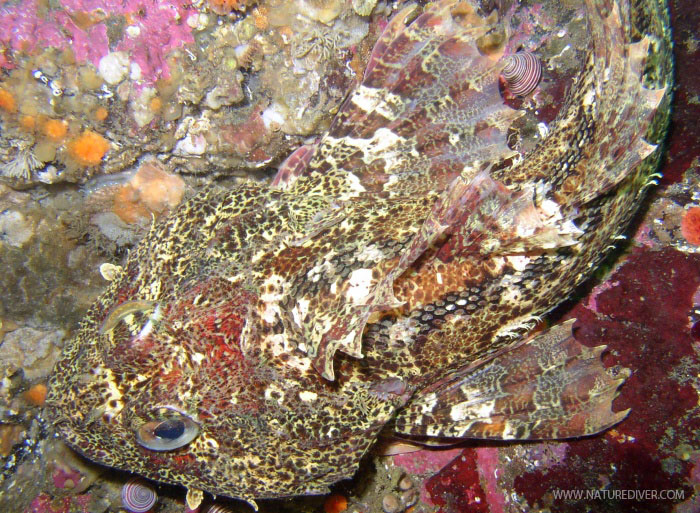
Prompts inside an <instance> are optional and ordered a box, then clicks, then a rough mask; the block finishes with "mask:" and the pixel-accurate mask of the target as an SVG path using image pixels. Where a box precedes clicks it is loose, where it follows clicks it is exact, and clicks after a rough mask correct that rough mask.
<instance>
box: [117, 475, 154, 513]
mask: <svg viewBox="0 0 700 513" xmlns="http://www.w3.org/2000/svg"><path fill="white" fill-rule="evenodd" d="M157 500H158V494H157V493H156V491H155V490H154V489H153V488H152V487H151V486H150V485H149V484H148V483H146V481H144V480H143V479H139V478H137V477H134V478H132V479H129V481H127V482H126V484H125V485H124V487H123V488H122V504H123V505H124V507H125V508H126V509H127V510H129V511H131V513H145V512H146V511H148V510H150V509H151V508H152V507H153V506H155V504H156V501H157Z"/></svg>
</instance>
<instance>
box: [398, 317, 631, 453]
mask: <svg viewBox="0 0 700 513" xmlns="http://www.w3.org/2000/svg"><path fill="white" fill-rule="evenodd" d="M573 322H574V320H570V321H567V322H565V323H563V324H561V325H558V326H554V327H552V328H550V329H549V330H547V331H544V332H541V333H538V334H536V335H534V336H532V337H530V338H529V339H527V340H526V341H525V342H524V343H522V344H520V345H519V346H517V347H515V348H513V349H508V350H505V351H501V352H499V353H497V354H496V355H494V356H491V357H490V358H489V359H488V360H486V361H483V362H480V363H479V362H477V363H475V364H470V365H468V366H467V367H465V368H464V369H462V370H459V371H457V372H455V373H454V374H451V375H450V376H449V377H447V378H445V379H444V380H442V381H440V382H438V383H436V384H433V385H431V386H429V387H428V388H426V389H424V390H422V391H421V392H419V393H418V395H417V396H415V397H414V398H413V399H412V400H411V403H410V404H409V405H408V406H407V407H406V408H405V409H404V410H401V411H400V412H399V414H398V416H397V418H396V419H395V421H394V429H395V431H396V432H397V433H399V434H400V435H407V436H433V437H435V436H437V437H455V438H479V439H493V440H538V439H552V438H571V437H579V436H586V435H592V434H595V433H598V432H600V431H603V430H605V429H607V428H609V427H611V426H613V425H614V424H616V423H618V422H620V421H621V420H622V419H624V418H625V416H626V415H627V413H628V411H629V410H626V411H620V412H614V411H612V409H611V405H612V401H613V399H614V398H615V397H616V395H617V390H618V387H619V386H620V385H621V384H622V383H623V382H624V380H625V379H626V378H627V377H628V376H629V375H630V371H629V370H628V369H625V368H620V367H611V368H607V369H606V368H605V367H604V366H603V364H602V362H601V353H602V352H603V351H604V350H605V346H598V347H592V348H591V347H586V346H584V345H582V344H580V343H579V342H577V341H576V339H575V338H574V337H573V334H572V330H571V327H572V324H573Z"/></svg>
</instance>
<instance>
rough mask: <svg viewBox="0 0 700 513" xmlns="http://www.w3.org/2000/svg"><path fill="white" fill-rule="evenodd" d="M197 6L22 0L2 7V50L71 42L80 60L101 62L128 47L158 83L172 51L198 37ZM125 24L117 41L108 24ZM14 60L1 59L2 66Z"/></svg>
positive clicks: (148, 78) (146, 78)
mask: <svg viewBox="0 0 700 513" xmlns="http://www.w3.org/2000/svg"><path fill="white" fill-rule="evenodd" d="M195 12H196V11H195V10H194V9H190V8H188V7H186V6H185V5H183V3H181V2H168V1H163V2H161V1H153V0H150V1H145V2H137V1H134V0H126V1H124V2H122V1H115V0H63V1H62V2H61V8H60V9H56V10H51V9H49V8H47V7H45V6H43V5H41V4H40V3H39V2H38V1H37V0H28V1H23V2H18V3H16V4H14V5H7V6H4V7H2V8H1V9H0V55H8V54H12V53H15V54H16V53H18V52H27V53H30V54H31V53H33V52H35V51H38V50H39V49H42V48H57V49H61V50H65V49H68V48H70V49H71V50H72V52H73V54H74V56H75V59H76V61H77V62H78V63H82V62H86V61H89V62H91V63H92V64H94V65H95V66H97V65H98V63H99V61H100V59H101V58H102V57H104V56H105V55H106V54H107V53H109V52H110V51H123V52H126V53H128V54H129V55H130V59H131V62H132V63H134V64H137V65H138V66H139V68H140V70H141V78H142V80H143V82H144V83H145V84H152V83H154V82H155V81H156V80H157V79H159V78H161V77H163V78H167V77H168V76H169V68H168V64H167V61H166V56H167V55H168V53H169V52H170V51H172V50H174V49H176V48H180V47H182V46H183V45H185V44H188V43H192V42H193V41H194V38H193V37H192V33H191V28H190V27H189V26H188V25H187V23H186V20H187V18H188V17H189V16H190V15H191V14H193V13H195ZM119 25H125V26H126V29H125V30H124V32H123V34H121V36H119V38H118V39H117V40H116V41H115V40H113V39H114V38H115V35H114V34H113V33H111V32H110V33H109V34H108V30H107V27H108V26H119ZM7 50H11V52H8V51H7ZM13 65H14V64H13V63H12V61H11V60H10V59H8V58H4V59H0V66H2V67H5V68H11V67H13Z"/></svg>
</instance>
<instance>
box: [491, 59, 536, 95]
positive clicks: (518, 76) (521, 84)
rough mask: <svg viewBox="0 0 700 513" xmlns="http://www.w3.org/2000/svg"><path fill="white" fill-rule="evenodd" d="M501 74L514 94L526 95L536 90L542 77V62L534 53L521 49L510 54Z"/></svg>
mask: <svg viewBox="0 0 700 513" xmlns="http://www.w3.org/2000/svg"><path fill="white" fill-rule="evenodd" d="M501 75H502V76H503V78H504V79H505V81H506V84H508V91H510V93H511V94H513V95H514V96H526V95H528V94H530V93H531V92H532V91H534V90H535V87H537V84H538V83H539V81H540V78H542V63H541V62H540V60H539V59H538V58H537V56H536V55H535V54H534V53H531V52H528V51H520V52H517V53H515V54H513V55H509V56H508V57H506V59H505V65H504V66H503V71H501Z"/></svg>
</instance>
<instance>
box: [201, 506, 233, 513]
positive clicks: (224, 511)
mask: <svg viewBox="0 0 700 513" xmlns="http://www.w3.org/2000/svg"><path fill="white" fill-rule="evenodd" d="M207 513H233V510H232V509H231V508H228V507H226V506H222V505H221V504H212V505H211V506H209V509H207Z"/></svg>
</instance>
